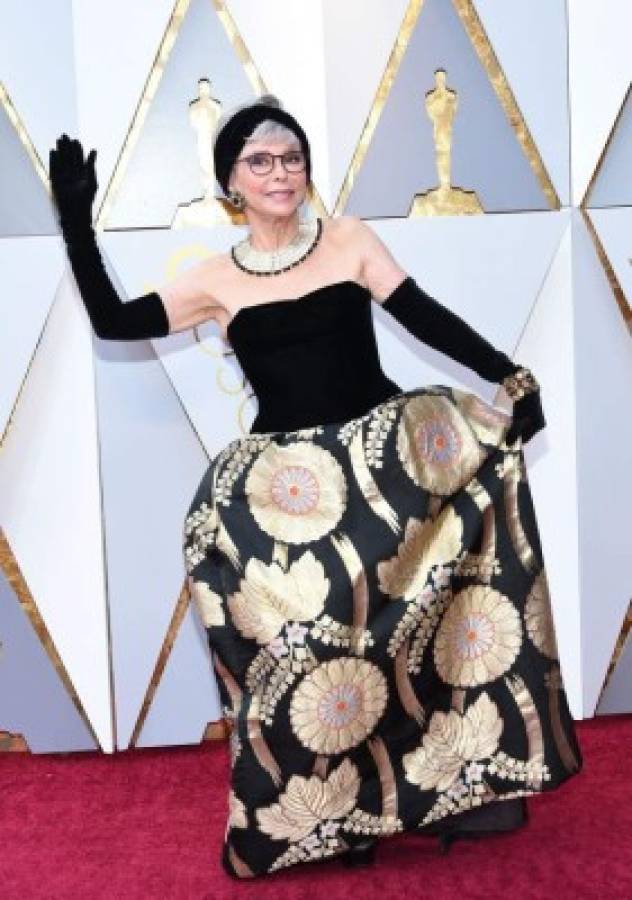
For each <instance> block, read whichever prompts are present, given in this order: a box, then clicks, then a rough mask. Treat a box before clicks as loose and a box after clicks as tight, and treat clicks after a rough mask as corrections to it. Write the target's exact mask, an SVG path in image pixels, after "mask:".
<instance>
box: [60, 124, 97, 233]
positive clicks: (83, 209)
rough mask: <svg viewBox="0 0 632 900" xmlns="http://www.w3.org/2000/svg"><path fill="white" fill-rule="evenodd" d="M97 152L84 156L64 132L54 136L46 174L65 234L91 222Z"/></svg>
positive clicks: (78, 146) (74, 141)
mask: <svg viewBox="0 0 632 900" xmlns="http://www.w3.org/2000/svg"><path fill="white" fill-rule="evenodd" d="M96 155H97V151H96V150H91V151H90V153H89V154H88V156H87V157H86V158H85V159H84V152H83V147H82V146H81V143H80V142H79V141H77V140H72V139H71V138H69V137H68V135H67V134H62V135H61V137H59V138H57V146H56V147H55V148H53V149H51V151H50V154H49V174H50V183H51V189H52V192H53V198H54V200H55V204H56V205H57V209H58V211H59V220H60V224H61V227H62V230H63V232H64V234H65V235H68V234H70V233H72V232H76V231H77V230H81V229H83V228H85V227H86V226H88V227H89V226H91V225H92V204H93V202H94V198H95V196H96V193H97V188H98V182H97V176H96V172H95V160H96Z"/></svg>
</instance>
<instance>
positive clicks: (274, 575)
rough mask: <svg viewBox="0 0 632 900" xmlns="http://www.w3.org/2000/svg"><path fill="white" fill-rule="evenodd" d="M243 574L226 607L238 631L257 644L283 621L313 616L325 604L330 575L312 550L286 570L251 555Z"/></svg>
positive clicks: (264, 641)
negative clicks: (328, 575)
mask: <svg viewBox="0 0 632 900" xmlns="http://www.w3.org/2000/svg"><path fill="white" fill-rule="evenodd" d="M244 574H245V577H244V578H242V580H241V582H240V585H239V588H240V589H239V591H237V592H236V593H234V594H231V595H230V596H229V598H228V608H229V610H230V614H231V616H232V619H233V621H234V623H235V626H236V627H237V628H238V629H239V631H240V632H241V633H242V634H243V635H244V637H247V638H254V639H255V640H256V641H257V643H258V644H268V643H270V641H271V640H273V639H274V638H275V637H276V636H277V634H278V633H279V632H280V631H281V629H282V628H283V626H284V625H285V623H286V622H288V621H293V622H306V621H309V620H312V619H315V618H317V617H318V616H319V615H320V614H321V613H322V612H323V609H324V608H325V598H326V597H327V593H328V591H329V579H328V578H326V577H325V569H324V567H323V565H322V563H321V562H320V561H319V560H318V559H316V557H315V556H314V554H313V553H312V551H311V550H308V551H307V552H306V553H303V554H302V555H301V556H300V557H299V558H298V559H297V560H295V561H294V562H293V563H292V564H291V565H290V568H289V570H288V571H287V572H284V571H283V569H282V568H281V566H280V565H279V564H278V563H277V562H273V563H271V564H270V565H266V564H265V563H264V562H262V560H260V559H257V558H256V557H252V558H251V559H249V560H248V562H247V563H246V570H245V573H244Z"/></svg>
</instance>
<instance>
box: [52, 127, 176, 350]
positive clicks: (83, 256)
mask: <svg viewBox="0 0 632 900" xmlns="http://www.w3.org/2000/svg"><path fill="white" fill-rule="evenodd" d="M96 155H97V151H96V150H91V151H90V153H89V154H88V157H87V158H86V159H85V161H84V155H83V148H82V146H81V144H80V143H79V141H76V140H71V139H70V138H69V137H68V135H66V134H63V135H62V136H61V137H60V138H58V139H57V147H56V148H55V149H52V150H51V151H50V158H49V168H50V183H51V188H52V192H53V197H54V200H55V203H56V205H57V210H58V213H59V224H60V227H61V231H62V235H63V237H64V241H65V243H66V250H67V253H68V258H69V260H70V265H71V267H72V271H73V273H74V276H75V281H76V282H77V287H78V288H79V292H80V294H81V297H82V299H83V302H84V304H85V307H86V309H87V311H88V315H89V317H90V321H91V322H92V327H93V328H94V330H95V332H96V333H97V335H98V336H99V337H100V338H106V339H109V340H141V339H146V338H152V337H164V336H165V335H167V334H169V319H168V317H167V312H166V310H165V307H164V304H163V302H162V298H161V297H160V295H159V294H157V293H156V292H155V291H152V292H151V293H149V294H143V296H142V297H137V298H136V299H134V300H128V301H125V302H124V301H122V300H121V298H120V297H119V296H118V294H117V292H116V290H115V289H114V285H113V284H112V282H111V281H110V278H109V276H108V274H107V272H106V270H105V268H104V266H103V260H102V259H101V254H100V252H99V247H98V245H97V241H96V236H95V233H94V229H93V227H92V203H93V202H94V198H95V195H96V192H97V187H98V185H97V178H96V173H95V168H94V163H95V159H96Z"/></svg>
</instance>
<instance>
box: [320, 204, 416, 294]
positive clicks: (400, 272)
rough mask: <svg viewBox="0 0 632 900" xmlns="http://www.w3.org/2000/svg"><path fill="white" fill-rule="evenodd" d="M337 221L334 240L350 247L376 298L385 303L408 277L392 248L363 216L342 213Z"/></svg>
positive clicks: (366, 283)
mask: <svg viewBox="0 0 632 900" xmlns="http://www.w3.org/2000/svg"><path fill="white" fill-rule="evenodd" d="M331 222H335V223H336V225H335V231H334V232H332V237H333V238H334V240H338V241H339V242H340V243H341V244H343V243H344V246H345V248H346V249H347V251H350V252H351V253H352V254H353V255H354V257H356V258H357V260H358V264H359V270H360V272H361V279H360V280H361V281H362V283H363V284H365V285H366V287H367V288H368V289H369V290H370V291H371V294H372V296H373V299H374V300H376V301H377V302H378V303H382V302H383V301H384V300H385V299H386V297H388V296H389V294H390V293H391V292H392V291H393V290H394V289H395V288H396V287H397V286H398V285H399V284H400V283H401V281H402V280H403V279H404V278H405V277H406V274H407V273H406V272H405V270H404V269H403V268H402V266H401V265H400V264H399V263H398V262H397V260H396V259H395V257H394V256H393V254H392V253H391V251H390V249H389V248H388V247H387V246H386V244H385V243H384V241H382V239H381V238H380V237H379V235H378V234H377V232H376V231H375V230H374V229H373V228H372V227H371V225H370V224H369V223H368V222H365V221H364V219H361V218H360V217H359V216H339V217H338V218H336V219H332V220H331Z"/></svg>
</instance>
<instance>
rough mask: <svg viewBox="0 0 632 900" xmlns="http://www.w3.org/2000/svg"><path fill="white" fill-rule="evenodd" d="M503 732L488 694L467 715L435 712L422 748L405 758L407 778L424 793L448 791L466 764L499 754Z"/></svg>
mask: <svg viewBox="0 0 632 900" xmlns="http://www.w3.org/2000/svg"><path fill="white" fill-rule="evenodd" d="M502 730H503V721H502V719H501V717H500V715H499V714H498V707H497V706H496V704H495V703H494V701H493V700H492V699H491V698H490V696H489V694H487V693H485V692H483V693H482V694H481V695H480V697H479V698H478V700H477V701H476V702H475V703H473V704H472V705H471V706H469V707H468V709H467V711H466V712H465V714H464V715H461V713H459V712H457V711H456V710H450V712H447V713H444V712H436V713H434V714H433V716H432V718H431V720H430V724H429V726H428V731H427V732H426V733H425V735H424V736H423V740H422V744H421V747H418V748H417V749H416V750H412V751H411V752H410V753H406V754H404V756H403V758H402V762H403V765H404V772H405V773H406V778H407V779H408V781H410V782H412V783H413V784H416V785H418V786H419V788H420V789H421V790H422V791H430V790H437V791H445V790H447V789H448V788H449V787H450V786H451V785H452V784H453V783H454V782H455V781H456V780H457V778H458V777H459V773H460V771H461V769H462V768H463V766H464V765H465V764H466V763H469V762H474V761H475V760H480V759H488V758H489V757H490V756H491V755H492V754H493V753H495V752H496V750H497V749H498V741H499V739H500V735H501V734H502Z"/></svg>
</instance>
